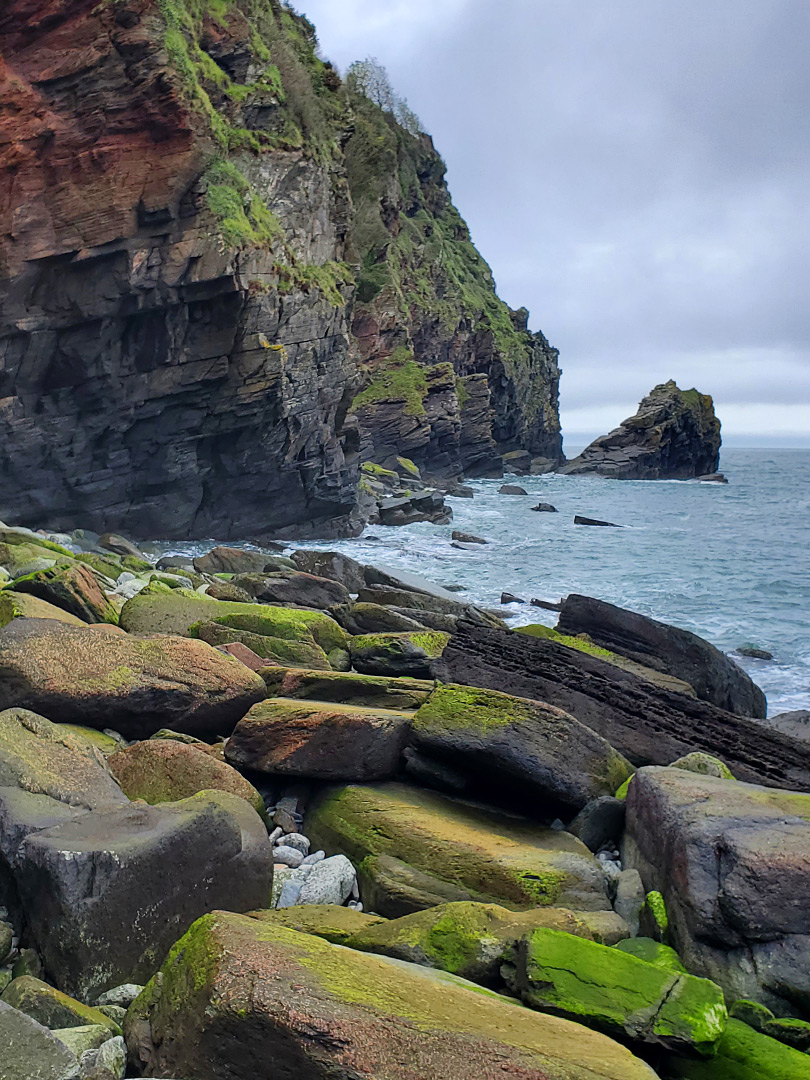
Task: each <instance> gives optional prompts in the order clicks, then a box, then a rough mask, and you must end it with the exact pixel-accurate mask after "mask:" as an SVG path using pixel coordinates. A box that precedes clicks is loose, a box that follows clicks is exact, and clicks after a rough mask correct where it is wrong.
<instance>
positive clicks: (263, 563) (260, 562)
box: [194, 545, 295, 574]
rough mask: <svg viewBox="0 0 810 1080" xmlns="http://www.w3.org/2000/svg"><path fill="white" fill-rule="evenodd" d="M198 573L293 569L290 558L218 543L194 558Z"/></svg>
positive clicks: (249, 572)
mask: <svg viewBox="0 0 810 1080" xmlns="http://www.w3.org/2000/svg"><path fill="white" fill-rule="evenodd" d="M194 569H195V570H196V571H197V572H198V573H199V574H255V573H259V574H260V573H262V572H264V571H268V570H269V571H273V570H280V569H290V570H294V569H295V563H294V562H292V560H291V559H285V558H283V557H282V556H280V555H268V554H266V553H265V552H263V551H248V550H247V549H246V548H233V547H225V546H223V545H219V546H218V547H214V548H211V550H210V551H208V552H206V553H205V555H198V556H197V557H196V558H195V560H194Z"/></svg>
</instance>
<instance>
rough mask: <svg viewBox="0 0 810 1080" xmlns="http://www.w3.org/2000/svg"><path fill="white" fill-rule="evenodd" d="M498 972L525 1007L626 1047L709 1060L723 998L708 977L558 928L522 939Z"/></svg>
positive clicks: (720, 1027)
mask: <svg viewBox="0 0 810 1080" xmlns="http://www.w3.org/2000/svg"><path fill="white" fill-rule="evenodd" d="M503 973H504V977H505V978H506V981H507V983H508V985H509V986H510V987H511V988H512V989H513V990H514V991H515V992H516V993H518V994H519V995H520V997H521V999H522V1000H523V1001H524V1002H525V1003H526V1004H527V1005H530V1006H531V1007H532V1008H535V1009H540V1010H542V1011H545V1012H553V1013H554V1014H555V1015H557V1016H566V1017H568V1018H569V1019H571V1020H577V1021H579V1022H580V1023H583V1024H587V1025H588V1026H589V1027H593V1028H596V1029H597V1030H600V1031H604V1032H606V1033H608V1034H612V1035H617V1036H619V1037H622V1038H626V1039H630V1040H631V1041H633V1042H640V1043H661V1044H662V1045H664V1046H666V1047H667V1048H669V1049H673V1050H678V1051H686V1052H688V1051H693V1052H695V1053H698V1054H706V1055H710V1054H712V1053H713V1052H714V1048H715V1046H716V1044H717V1041H718V1039H719V1038H720V1037H721V1035H722V1034H723V1031H724V1029H725V1025H726V1022H727V1019H728V1014H727V1012H726V1006H725V1002H724V1000H723V992H722V990H721V989H720V987H719V986H716V985H715V984H714V983H713V982H710V981H709V980H708V979H698V978H695V977H694V976H693V975H685V974H683V973H680V972H676V971H673V970H671V969H669V968H666V967H661V966H659V965H656V964H650V963H648V962H647V961H645V960H642V959H640V958H639V957H637V956H631V955H630V954H629V953H627V952H622V951H621V950H620V949H617V948H608V947H607V946H605V945H598V944H597V943H596V942H593V941H586V940H585V939H583V938H579V937H574V936H572V935H571V934H566V933H563V932H561V931H559V930H549V929H539V930H534V931H532V932H531V933H530V934H527V935H526V936H525V937H524V938H523V939H522V940H521V941H520V942H519V943H518V945H517V947H516V948H515V950H514V952H513V954H512V956H511V958H510V959H509V961H508V962H507V964H505V965H504V969H503Z"/></svg>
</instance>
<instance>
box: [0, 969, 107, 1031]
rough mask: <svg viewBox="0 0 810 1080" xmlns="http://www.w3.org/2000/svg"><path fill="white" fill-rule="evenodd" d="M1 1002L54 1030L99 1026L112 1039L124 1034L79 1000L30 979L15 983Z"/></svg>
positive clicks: (95, 1010)
mask: <svg viewBox="0 0 810 1080" xmlns="http://www.w3.org/2000/svg"><path fill="white" fill-rule="evenodd" d="M0 1001H4V1002H5V1003H6V1005H11V1006H12V1007H13V1008H15V1009H19V1010H20V1012H24V1013H26V1014H27V1015H28V1016H31V1017H33V1019H34V1020H36V1021H37V1022H38V1023H40V1024H42V1025H43V1026H44V1027H46V1028H50V1029H51V1030H54V1029H55V1028H70V1027H83V1026H86V1025H88V1024H98V1025H100V1026H101V1027H106V1028H107V1031H108V1037H109V1036H111V1035H119V1034H120V1032H121V1029H120V1028H119V1026H118V1024H116V1022H115V1021H114V1020H111V1019H110V1018H109V1016H105V1015H104V1013H103V1012H100V1011H99V1010H98V1009H94V1008H91V1007H90V1006H89V1005H83V1004H82V1003H81V1002H80V1001H76V999H75V998H71V997H68V995H67V994H63V993H62V992H61V990H57V989H56V988H55V987H53V986H49V985H48V984H47V983H46V982H42V980H41V979H34V978H32V976H30V975H22V976H21V977H20V978H19V979H12V981H11V982H10V983H9V984H8V986H7V987H6V988H5V990H4V991H3V993H2V995H0Z"/></svg>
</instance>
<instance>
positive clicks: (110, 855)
mask: <svg viewBox="0 0 810 1080" xmlns="http://www.w3.org/2000/svg"><path fill="white" fill-rule="evenodd" d="M2 798H3V792H2V791H0V803H2ZM7 859H8V865H9V868H10V870H11V873H12V874H13V877H14V881H15V884H16V887H17V891H18V893H19V895H20V898H21V901H22V904H23V907H24V909H25V912H26V916H27V920H28V926H29V931H30V934H31V936H32V939H33V941H34V943H35V945H36V947H37V950H38V952H39V953H40V955H41V956H42V959H43V961H44V964H45V968H46V970H47V972H48V973H49V974H50V975H51V977H52V978H53V979H54V981H55V982H56V983H57V985H58V986H59V987H60V988H61V989H62V990H63V991H64V992H66V993H69V994H71V995H73V996H75V997H78V998H80V999H89V1000H94V999H95V997H96V996H97V995H98V994H100V993H101V992H102V991H104V990H107V989H109V988H110V987H113V986H119V985H120V984H122V983H126V982H135V983H144V982H146V980H147V979H149V978H150V977H151V976H152V975H153V974H154V973H155V971H156V970H157V968H158V966H159V964H160V962H161V960H162V958H163V957H164V956H165V955H166V952H167V951H168V949H169V947H170V946H171V944H172V943H173V942H174V941H176V940H177V938H178V936H179V935H181V934H182V933H184V932H185V930H186V929H187V928H188V927H189V926H190V925H191V923H192V922H193V921H194V919H196V918H198V917H199V916H200V915H201V914H203V912H205V911H210V910H211V909H212V908H214V907H223V908H229V909H231V910H238V911H249V910H251V909H253V908H257V907H263V906H265V905H266V904H267V903H268V902H269V897H270V890H271V884H272V874H273V852H272V845H271V844H270V842H269V840H268V838H267V830H266V829H265V827H264V825H263V823H262V821H261V819H260V818H259V816H258V814H257V813H256V811H255V810H254V809H253V808H252V807H250V806H248V804H247V803H246V802H245V800H244V799H241V798H239V797H238V796H236V795H232V794H230V793H229V792H224V791H204V792H200V793H199V794H198V795H194V796H192V797H191V798H190V799H184V800H183V801H181V802H176V803H171V804H163V805H161V806H147V805H145V804H142V803H138V804H128V805H125V806H121V807H118V808H116V809H114V810H98V811H93V812H90V813H85V814H82V815H81V816H79V817H75V818H74V819H73V820H69V821H65V822H63V823H62V824H61V825H56V826H54V827H51V828H44V829H42V830H41V831H38V832H37V831H33V832H30V833H29V834H28V836H27V837H26V839H25V840H24V842H23V843H22V844H21V845H20V846H19V847H18V848H17V849H16V850H15V851H11V852H8V853H7Z"/></svg>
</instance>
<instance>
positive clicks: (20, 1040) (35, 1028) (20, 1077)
mask: <svg viewBox="0 0 810 1080" xmlns="http://www.w3.org/2000/svg"><path fill="white" fill-rule="evenodd" d="M0 1047H2V1059H0V1069H2V1077H3V1080H72V1078H74V1077H76V1076H78V1074H79V1062H78V1059H77V1057H76V1055H75V1054H74V1053H73V1051H71V1050H68V1048H67V1046H65V1044H64V1043H63V1042H60V1040H59V1039H58V1038H57V1037H56V1036H55V1035H54V1034H53V1033H52V1032H50V1031H49V1030H48V1029H47V1028H46V1027H44V1026H43V1025H42V1024H38V1023H37V1021H36V1020H33V1019H32V1018H31V1017H30V1016H27V1015H26V1014H25V1013H23V1012H20V1011H19V1010H18V1009H13V1008H12V1007H11V1006H10V1005H6V1004H5V1002H3V1001H0Z"/></svg>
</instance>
